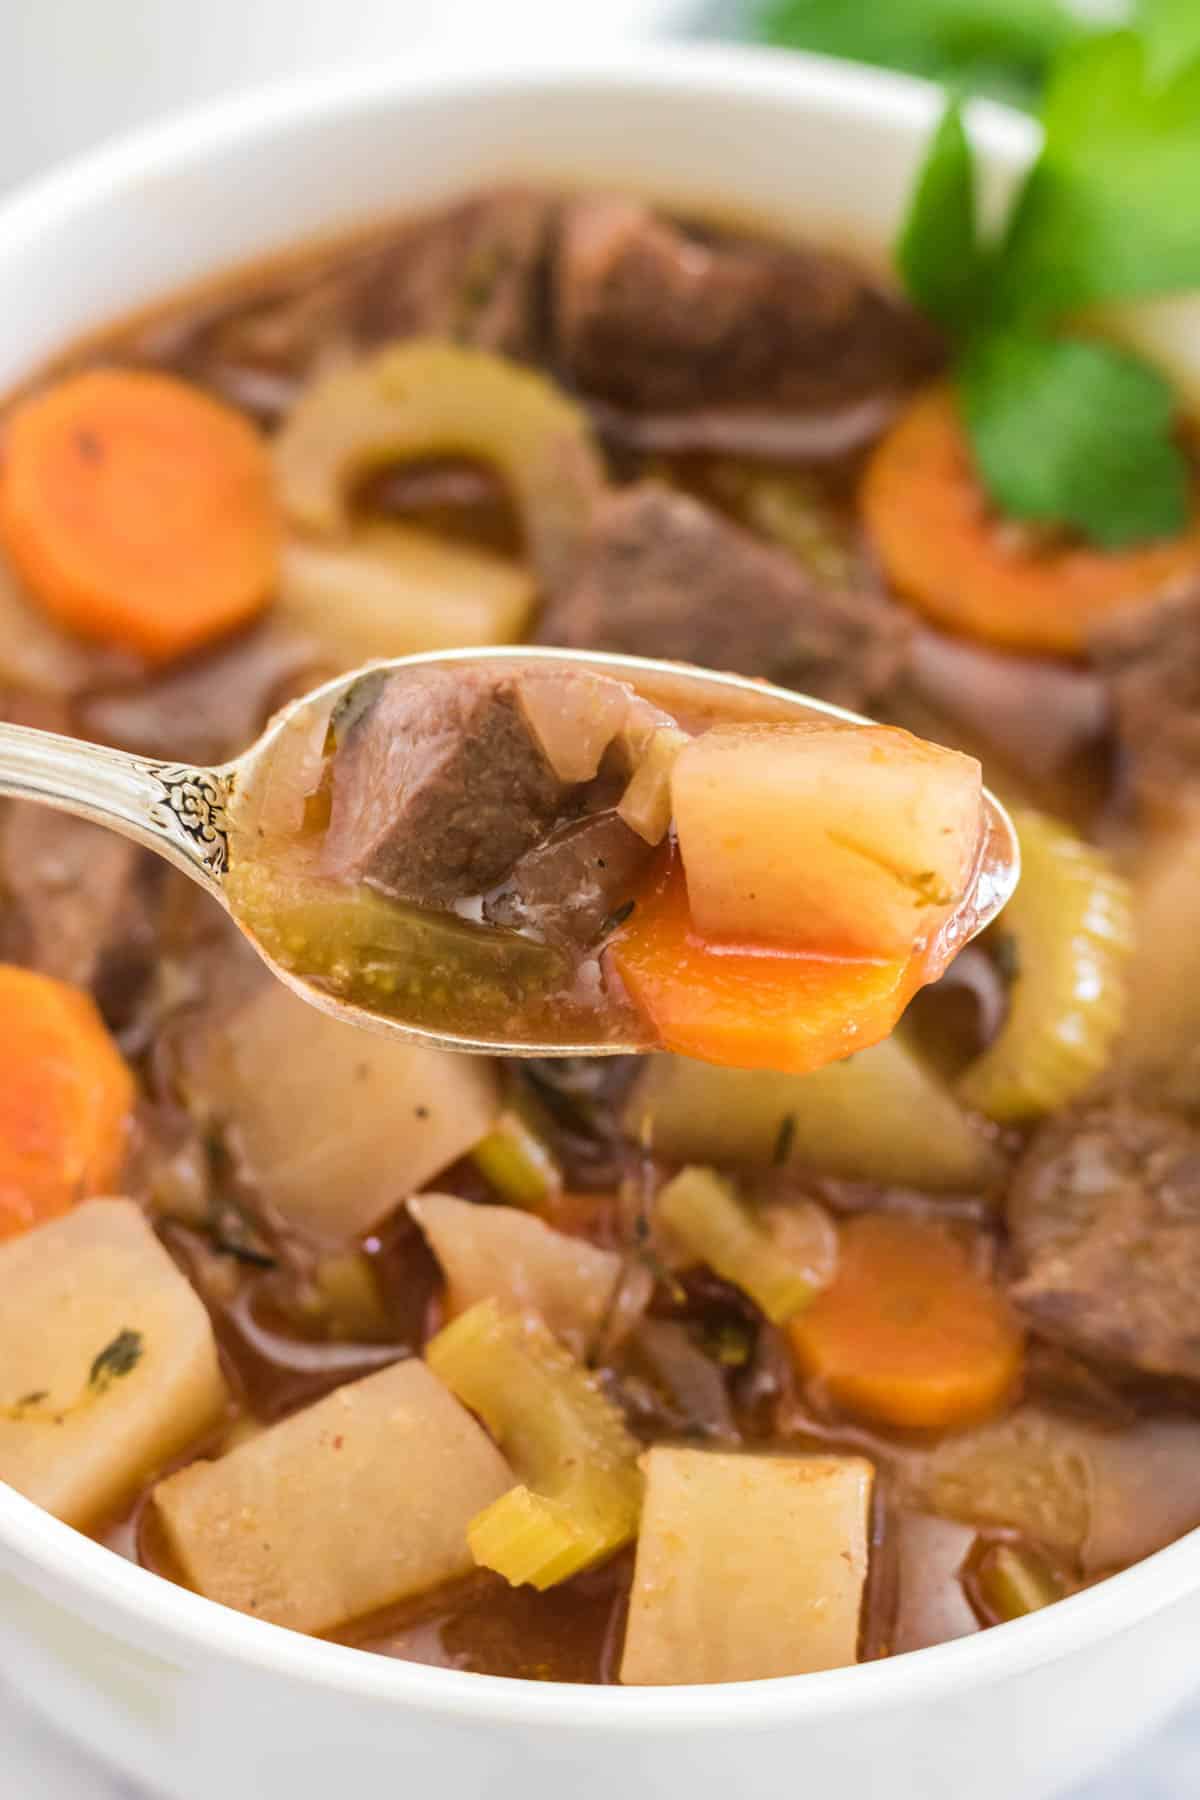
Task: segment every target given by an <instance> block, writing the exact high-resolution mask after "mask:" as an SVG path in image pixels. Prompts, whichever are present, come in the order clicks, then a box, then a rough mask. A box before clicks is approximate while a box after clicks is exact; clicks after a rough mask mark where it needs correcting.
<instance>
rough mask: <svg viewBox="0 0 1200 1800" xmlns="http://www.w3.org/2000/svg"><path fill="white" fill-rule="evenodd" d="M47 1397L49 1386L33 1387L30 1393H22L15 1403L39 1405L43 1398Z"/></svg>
mask: <svg viewBox="0 0 1200 1800" xmlns="http://www.w3.org/2000/svg"><path fill="white" fill-rule="evenodd" d="M49 1398H50V1390H49V1388H34V1390H33V1392H32V1394H22V1395H21V1398H20V1399H19V1400H18V1401H17V1403H16V1404H17V1405H18V1406H40V1405H41V1403H42V1401H43V1400H48V1399H49Z"/></svg>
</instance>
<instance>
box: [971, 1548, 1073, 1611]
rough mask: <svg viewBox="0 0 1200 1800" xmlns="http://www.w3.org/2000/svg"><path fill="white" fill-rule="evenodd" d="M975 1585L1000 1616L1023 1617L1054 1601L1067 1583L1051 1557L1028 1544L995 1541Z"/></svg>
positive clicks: (981, 1561) (976, 1574) (977, 1571)
mask: <svg viewBox="0 0 1200 1800" xmlns="http://www.w3.org/2000/svg"><path fill="white" fill-rule="evenodd" d="M974 1578H975V1587H976V1589H977V1591H978V1594H979V1597H980V1599H981V1600H982V1601H983V1603H984V1605H985V1606H986V1607H987V1609H988V1611H989V1612H990V1613H993V1614H994V1615H995V1616H996V1617H997V1618H998V1619H1001V1620H1009V1619H1023V1618H1024V1617H1025V1616H1026V1614H1028V1613H1031V1612H1040V1611H1041V1609H1042V1607H1043V1606H1051V1605H1053V1603H1054V1601H1055V1600H1061V1599H1062V1597H1063V1595H1064V1594H1065V1593H1066V1591H1067V1589H1066V1583H1065V1582H1064V1581H1063V1578H1062V1576H1061V1575H1060V1574H1059V1572H1058V1570H1057V1569H1055V1568H1054V1567H1053V1566H1052V1565H1051V1563H1050V1561H1049V1560H1048V1558H1047V1557H1045V1556H1043V1555H1042V1554H1041V1553H1040V1552H1039V1551H1037V1550H1034V1549H1033V1548H1032V1546H1030V1545H1028V1544H991V1545H989V1546H988V1547H987V1549H986V1550H985V1551H984V1552H983V1554H982V1556H981V1557H980V1558H979V1561H978V1564H977V1566H976V1568H975V1571H974Z"/></svg>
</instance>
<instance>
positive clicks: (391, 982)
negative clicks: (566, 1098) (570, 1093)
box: [226, 856, 568, 1029]
mask: <svg viewBox="0 0 1200 1800" xmlns="http://www.w3.org/2000/svg"><path fill="white" fill-rule="evenodd" d="M226 893H227V894H228V897H229V907H230V911H231V912H232V913H233V915H234V917H235V918H236V919H237V920H238V921H239V922H240V923H241V924H243V925H244V926H246V928H247V929H248V930H249V931H250V932H251V933H252V934H253V935H254V936H255V937H256V938H257V939H258V940H259V942H260V943H261V944H262V945H263V947H264V949H265V950H266V951H267V952H268V954H269V955H270V956H272V957H273V958H274V960H275V961H276V962H277V963H279V965H280V966H281V967H282V968H285V969H290V970H291V971H292V972H293V973H295V974H297V975H303V976H307V977H308V978H310V979H316V980H319V981H323V982H324V983H325V984H326V985H327V986H328V988H329V990H330V992H331V993H334V994H336V995H337V996H338V997H339V998H340V999H344V1000H348V1001H351V1002H352V1003H354V1004H357V1005H359V1006H364V1007H368V1008H369V1009H370V1010H371V1011H373V1012H381V1013H388V1012H395V1013H398V1014H400V1015H401V1016H402V1017H404V1018H405V1019H407V1020H410V1021H411V1022H412V1023H413V1024H429V1025H431V1026H433V1027H435V1028H436V1027H439V1026H445V1025H446V1024H447V1023H448V1022H449V1023H454V1022H456V1021H458V1020H462V1021H463V1022H464V1024H474V1023H478V1024H480V1025H481V1026H484V1027H487V1028H489V1029H491V1028H493V1027H496V1026H499V1025H502V1024H505V1023H512V1022H514V1021H517V1020H519V1018H520V1016H521V1013H522V1009H523V1008H524V1007H525V1006H526V1005H528V1004H531V1003H532V1004H537V1003H539V1002H540V1003H545V1002H546V1001H547V999H548V998H549V997H551V996H552V995H553V994H554V993H555V991H556V990H557V989H559V988H560V987H561V986H562V985H564V984H565V982H566V980H567V979H568V970H567V965H566V960H565V958H564V957H562V956H561V955H560V954H559V952H558V951H556V950H552V949H550V948H548V947H547V946H546V945H544V944H538V943H535V942H533V940H532V939H530V938H525V937H521V936H519V935H518V934H517V933H516V932H512V931H504V930H501V929H500V928H499V927H497V926H491V925H473V924H471V923H469V922H468V921H467V920H465V919H459V918H456V917H454V916H453V915H451V914H448V913H436V912H428V911H425V910H424V909H423V908H421V907H417V906H405V905H402V904H400V903H399V902H397V901H394V900H387V899H385V898H384V897H383V896H382V895H381V894H377V893H374V892H373V891H372V889H370V888H367V887H357V888H348V887H343V886H340V885H339V884H338V883H336V882H332V881H326V880H322V879H321V878H320V877H318V876H314V875H310V874H308V873H306V872H305V871H304V870H302V869H293V868H288V867H279V866H276V867H271V866H270V865H269V864H268V863H267V862H266V860H265V859H264V860H260V859H258V858H255V857H253V856H247V857H245V858H238V859H236V860H235V861H234V864H233V867H232V868H231V870H230V872H229V876H228V878H227V881H226Z"/></svg>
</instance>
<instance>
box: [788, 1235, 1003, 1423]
mask: <svg viewBox="0 0 1200 1800" xmlns="http://www.w3.org/2000/svg"><path fill="white" fill-rule="evenodd" d="M788 1332H789V1336H790V1338H791V1342H792V1348H793V1350H794V1352H795V1355H796V1359H797V1361H798V1362H799V1364H800V1367H801V1368H802V1369H803V1370H804V1372H805V1373H806V1374H808V1375H810V1376H812V1377H814V1378H815V1379H816V1380H817V1381H819V1382H820V1383H821V1385H822V1386H823V1388H824V1390H825V1392H826V1394H827V1395H828V1396H829V1398H830V1399H832V1400H833V1401H834V1402H835V1403H836V1404H837V1405H838V1406H841V1407H844V1408H845V1410H846V1411H847V1412H849V1413H854V1414H856V1415H857V1416H859V1417H861V1418H864V1419H870V1420H874V1421H876V1422H878V1423H880V1424H884V1425H900V1426H909V1427H918V1428H924V1429H927V1430H940V1431H948V1430H953V1429H954V1428H955V1427H957V1426H961V1425H970V1424H973V1423H974V1422H975V1421H977V1420H979V1419H983V1418H986V1417H987V1416H988V1415H989V1414H991V1413H994V1412H997V1411H999V1409H1000V1408H1001V1407H1003V1405H1004V1404H1005V1402H1006V1401H1007V1400H1008V1399H1009V1398H1010V1397H1011V1395H1012V1394H1013V1392H1014V1390H1015V1388H1016V1385H1017V1382H1018V1381H1019V1379H1020V1374H1021V1350H1022V1338H1021V1331H1020V1328H1019V1326H1018V1325H1017V1322H1016V1320H1015V1318H1014V1316H1013V1314H1012V1313H1011V1312H1010V1310H1009V1307H1008V1304H1007V1302H1006V1300H1005V1298H1004V1296H1003V1294H1001V1293H1000V1291H999V1290H998V1289H997V1288H995V1287H993V1286H992V1284H991V1282H989V1281H987V1280H985V1279H984V1278H983V1277H982V1276H981V1275H979V1274H978V1273H977V1272H976V1271H975V1270H974V1269H973V1268H972V1266H971V1264H970V1262H969V1261H968V1258H967V1254H966V1252H965V1250H964V1249H963V1248H962V1246H961V1244H959V1243H958V1242H957V1241H956V1240H955V1239H954V1238H953V1237H951V1236H950V1235H949V1234H948V1233H947V1232H945V1231H944V1230H943V1229H942V1228H941V1227H940V1226H938V1225H935V1224H932V1223H930V1222H928V1221H926V1220H923V1219H910V1218H900V1217H897V1216H895V1215H892V1214H888V1213H868V1214H866V1215H864V1216H863V1217H861V1218H857V1219H852V1220H851V1221H850V1222H849V1224H847V1225H845V1226H844V1227H843V1228H842V1232H841V1241H840V1252H839V1257H838V1272H837V1275H836V1277H835V1279H834V1281H833V1284H832V1286H831V1287H828V1288H826V1289H825V1290H824V1292H823V1293H821V1294H819V1295H818V1296H817V1298H816V1300H815V1301H814V1302H813V1304H812V1306H810V1307H809V1309H808V1311H807V1312H804V1313H801V1314H800V1315H799V1317H798V1318H796V1319H795V1320H793V1322H792V1324H791V1325H790V1326H789V1327H788Z"/></svg>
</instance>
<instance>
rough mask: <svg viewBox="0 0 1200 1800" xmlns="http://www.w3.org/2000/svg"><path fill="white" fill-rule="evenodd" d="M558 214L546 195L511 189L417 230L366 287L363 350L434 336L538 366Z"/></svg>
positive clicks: (442, 214)
mask: <svg viewBox="0 0 1200 1800" xmlns="http://www.w3.org/2000/svg"><path fill="white" fill-rule="evenodd" d="M555 211H556V207H555V204H554V202H553V201H552V200H550V199H549V198H548V197H547V196H546V195H545V194H535V193H531V192H529V191H527V190H525V189H523V188H505V189H500V190H497V191H496V192H494V193H490V194H480V195H477V196H476V197H475V198H473V199H470V200H464V201H462V202H461V203H460V204H459V205H457V206H451V207H448V208H446V209H445V210H443V211H440V212H436V213H433V214H431V215H430V216H429V217H428V218H425V219H421V220H418V221H417V223H416V224H415V225H412V226H410V227H409V229H408V230H406V231H404V232H402V233H401V235H400V237H399V238H398V239H397V241H396V244H395V246H394V248H393V249H391V250H389V252H388V253H387V254H386V255H385V256H384V257H383V259H382V260H381V263H380V265H379V267H378V268H377V269H376V270H375V271H373V272H372V274H371V276H370V278H369V279H368V280H367V281H366V283H365V284H364V287H363V293H362V299H361V305H360V308H359V317H358V336H359V338H360V340H361V341H363V342H365V343H367V344H379V343H384V342H387V341H389V340H390V339H393V338H400V337H414V336H423V335H426V334H428V335H432V336H434V337H447V338H454V339H456V340H457V341H458V342H459V343H464V344H477V345H478V346H479V347H480V348H481V349H484V350H496V351H499V352H501V353H502V354H503V355H505V356H515V357H522V358H530V357H533V356H535V355H536V354H537V352H538V351H539V349H540V348H541V346H542V343H543V339H544V336H545V333H544V313H545V305H544V289H545V285H546V271H547V264H548V258H549V251H550V235H551V229H552V226H553V221H554V215H555Z"/></svg>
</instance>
